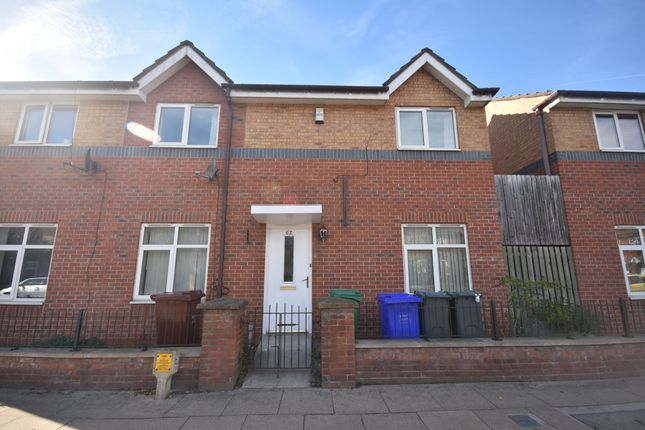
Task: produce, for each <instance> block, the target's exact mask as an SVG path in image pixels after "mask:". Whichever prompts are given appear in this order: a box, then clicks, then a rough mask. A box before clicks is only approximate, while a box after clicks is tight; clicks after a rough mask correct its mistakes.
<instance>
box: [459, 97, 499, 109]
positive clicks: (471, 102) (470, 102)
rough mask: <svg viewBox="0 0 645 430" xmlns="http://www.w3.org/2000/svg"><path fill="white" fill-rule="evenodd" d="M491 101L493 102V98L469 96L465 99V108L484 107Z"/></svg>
mask: <svg viewBox="0 0 645 430" xmlns="http://www.w3.org/2000/svg"><path fill="white" fill-rule="evenodd" d="M491 100H493V97H492V96H476V95H471V96H467V97H466V98H465V99H464V107H484V106H486V105H487V104H488V103H489V102H490V101H491Z"/></svg>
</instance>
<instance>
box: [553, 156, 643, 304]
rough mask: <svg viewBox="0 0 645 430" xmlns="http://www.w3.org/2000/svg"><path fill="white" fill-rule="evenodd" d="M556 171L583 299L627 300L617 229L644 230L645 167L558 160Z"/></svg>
mask: <svg viewBox="0 0 645 430" xmlns="http://www.w3.org/2000/svg"><path fill="white" fill-rule="evenodd" d="M557 168H558V171H559V174H560V181H561V183H562V191H563V195H564V205H565V209H566V212H567V219H568V222H569V235H570V237H571V245H572V247H573V258H574V260H575V263H576V273H577V275H578V283H579V286H580V287H579V288H580V297H581V299H582V300H596V299H612V300H613V299H615V298H617V297H627V288H626V286H625V278H624V276H623V269H622V264H621V261H620V253H619V251H618V245H617V243H616V235H615V231H614V227H615V226H616V225H633V224H637V225H645V199H644V198H643V196H645V164H644V163H643V162H627V161H625V162H611V161H563V160H558V162H557Z"/></svg>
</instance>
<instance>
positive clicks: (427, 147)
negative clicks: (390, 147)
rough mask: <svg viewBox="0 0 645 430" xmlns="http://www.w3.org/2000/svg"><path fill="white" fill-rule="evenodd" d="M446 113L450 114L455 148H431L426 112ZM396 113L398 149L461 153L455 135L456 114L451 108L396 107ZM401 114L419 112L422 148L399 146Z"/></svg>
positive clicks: (456, 135)
mask: <svg viewBox="0 0 645 430" xmlns="http://www.w3.org/2000/svg"><path fill="white" fill-rule="evenodd" d="M431 111H437V112H448V111H450V112H451V113H452V126H453V128H454V134H455V147H454V148H431V147H430V139H429V135H428V115H427V113H428V112H431ZM395 112H396V144H397V147H398V149H400V150H403V151H461V149H460V148H459V134H458V133H457V129H458V127H457V112H456V110H455V108H452V107H397V108H396V109H395ZM401 112H421V118H422V122H423V146H409V145H408V146H406V145H402V144H401V121H400V113H401Z"/></svg>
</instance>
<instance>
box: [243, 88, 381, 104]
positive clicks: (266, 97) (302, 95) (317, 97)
mask: <svg viewBox="0 0 645 430" xmlns="http://www.w3.org/2000/svg"><path fill="white" fill-rule="evenodd" d="M388 98H389V97H388V93H386V92H382V93H375V94H353V93H334V92H328V93H318V92H315V93H314V92H292V91H246V90H236V89H233V90H232V91H231V99H232V100H233V101H234V102H236V103H293V104H309V103H334V104H385V102H386V101H387V100H388Z"/></svg>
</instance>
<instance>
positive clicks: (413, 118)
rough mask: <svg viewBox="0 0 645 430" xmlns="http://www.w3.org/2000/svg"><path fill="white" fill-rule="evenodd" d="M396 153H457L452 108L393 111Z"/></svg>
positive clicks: (457, 143) (457, 142)
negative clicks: (399, 150)
mask: <svg viewBox="0 0 645 430" xmlns="http://www.w3.org/2000/svg"><path fill="white" fill-rule="evenodd" d="M396 131H397V144H398V147H399V149H412V150H439V151H455V150H459V139H458V137H457V121H456V116H455V109H453V108H416V107H397V108H396Z"/></svg>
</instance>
